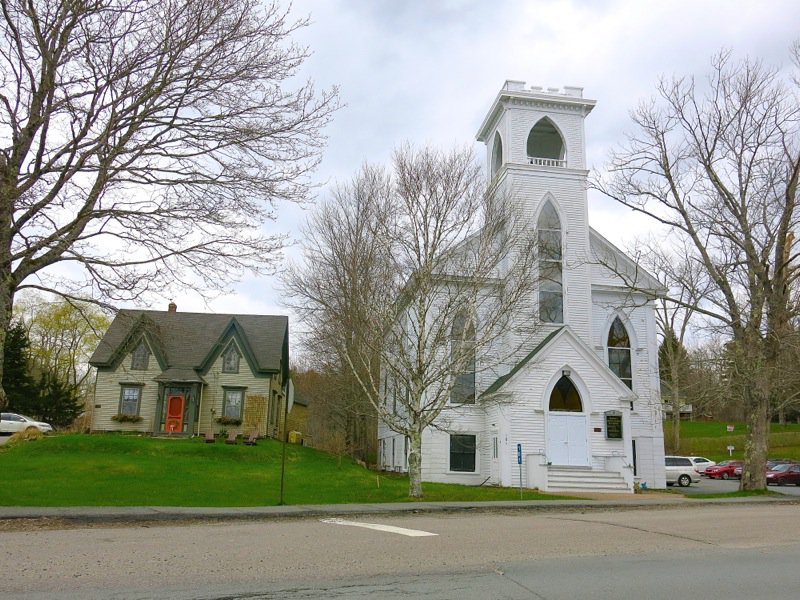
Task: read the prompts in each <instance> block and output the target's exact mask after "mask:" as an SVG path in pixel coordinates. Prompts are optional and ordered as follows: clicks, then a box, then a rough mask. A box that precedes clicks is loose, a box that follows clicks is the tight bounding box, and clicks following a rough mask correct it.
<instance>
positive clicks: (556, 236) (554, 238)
mask: <svg viewBox="0 0 800 600" xmlns="http://www.w3.org/2000/svg"><path fill="white" fill-rule="evenodd" d="M536 229H537V232H538V252H539V318H540V319H541V320H542V321H543V322H545V323H563V322H564V285H563V277H562V275H563V262H562V254H561V220H560V219H559V218H558V213H557V212H556V209H555V207H554V206H553V204H552V203H551V202H550V201H549V200H548V201H547V202H546V203H545V205H544V207H543V208H542V212H541V213H540V214H539V221H538V223H537V224H536Z"/></svg>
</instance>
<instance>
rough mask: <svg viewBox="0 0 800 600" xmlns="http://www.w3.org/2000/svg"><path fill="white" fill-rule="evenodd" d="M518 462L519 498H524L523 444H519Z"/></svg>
mask: <svg viewBox="0 0 800 600" xmlns="http://www.w3.org/2000/svg"><path fill="white" fill-rule="evenodd" d="M517 464H518V465H519V499H520V500H522V444H517Z"/></svg>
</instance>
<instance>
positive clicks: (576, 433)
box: [547, 413, 589, 466]
mask: <svg viewBox="0 0 800 600" xmlns="http://www.w3.org/2000/svg"><path fill="white" fill-rule="evenodd" d="M547 460H548V462H549V463H550V464H553V465H570V466H587V465H589V445H588V442H587V432H586V415H584V414H583V413H550V414H549V415H548V417H547Z"/></svg>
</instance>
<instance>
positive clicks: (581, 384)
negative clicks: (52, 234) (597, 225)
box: [378, 81, 666, 492]
mask: <svg viewBox="0 0 800 600" xmlns="http://www.w3.org/2000/svg"><path fill="white" fill-rule="evenodd" d="M594 106H595V101H594V100H589V99H586V98H584V97H583V90H582V88H577V87H565V88H564V89H563V90H557V89H552V88H548V89H542V88H537V87H526V86H525V84H524V82H520V81H506V82H505V84H504V85H503V88H502V89H501V90H500V92H499V93H498V95H497V97H496V98H495V100H494V102H493V103H492V105H491V107H490V109H489V112H488V114H487V115H486V117H485V119H484V120H483V123H482V124H481V126H480V129H479V131H478V135H477V139H478V141H480V142H483V143H484V144H485V145H486V157H487V168H488V170H489V173H490V174H491V176H492V180H493V185H498V186H504V187H505V189H508V190H513V192H514V195H515V197H517V198H521V199H522V202H523V203H524V212H525V213H526V215H527V216H528V217H529V218H530V220H531V223H536V228H537V230H538V231H539V232H546V235H548V236H549V237H548V239H551V240H560V246H561V247H560V248H556V249H554V250H552V251H551V252H548V253H547V255H544V256H543V255H541V254H540V256H539V268H540V269H541V268H544V263H545V261H547V263H548V265H547V266H548V267H549V268H550V269H551V270H554V271H555V272H557V273H560V277H555V278H549V281H548V282H547V283H546V284H543V285H541V286H540V288H539V290H538V297H537V298H536V299H534V301H535V302H536V303H537V305H538V316H539V320H540V323H539V327H537V332H536V334H535V336H534V338H533V339H532V340H531V341H530V343H529V346H528V347H526V348H524V349H523V351H521V352H519V353H517V355H516V356H515V358H514V360H513V361H512V362H510V363H509V364H507V365H504V367H503V369H502V370H501V371H498V372H494V373H492V372H480V373H477V374H476V377H475V379H474V380H475V383H474V385H475V396H474V397H476V398H483V399H486V398H490V399H492V400H493V401H487V402H474V403H473V404H470V405H465V404H461V405H460V406H459V407H458V408H459V410H458V411H457V415H458V416H457V418H454V417H453V414H450V415H449V417H448V421H447V424H446V426H443V427H430V428H428V429H427V430H426V431H425V433H424V435H423V440H422V479H423V481H437V482H446V483H461V484H468V485H480V484H485V485H489V484H493V485H500V486H519V485H522V486H524V487H528V488H538V489H539V490H542V491H561V492H569V491H587V490H593V491H622V492H633V490H634V487H635V485H636V484H639V485H646V486H647V487H649V488H663V487H665V485H666V484H665V475H664V436H663V431H662V415H661V401H660V397H659V378H658V356H657V349H658V342H657V337H656V322H655V311H654V305H653V300H652V298H653V296H654V295H657V294H659V293H661V292H662V291H663V290H661V287H660V285H659V283H658V281H657V280H656V279H655V278H653V277H652V276H650V275H649V274H647V273H646V272H645V271H643V270H642V269H641V268H640V267H638V266H637V265H636V264H635V263H634V262H633V261H632V260H631V259H630V258H629V257H627V256H626V255H625V254H624V253H622V252H621V251H620V250H618V249H617V248H615V247H614V246H613V245H612V244H611V243H610V242H608V241H607V240H606V239H604V238H603V237H602V236H601V235H600V234H599V233H597V232H596V231H594V230H593V229H592V228H591V227H590V226H589V221H588V216H589V214H588V212H589V211H588V202H587V177H588V170H587V168H586V148H585V145H586V142H585V133H584V119H585V118H586V117H587V116H588V115H589V113H590V112H591V111H592V109H593V108H594ZM539 235H542V234H541V233H540V234H539ZM609 265H613V268H610V266H609ZM620 273H627V274H630V275H631V276H635V278H636V281H637V289H639V290H642V291H638V292H633V291H631V289H630V287H629V286H628V285H627V284H626V282H625V281H624V280H623V277H621V276H620V275H619V274H620ZM559 279H560V281H559ZM378 442H379V463H380V466H381V467H382V468H384V469H386V470H393V471H405V470H406V469H407V449H408V444H407V442H406V440H405V439H404V438H403V437H402V436H400V435H398V434H396V433H394V432H393V431H391V430H390V429H389V428H388V427H386V426H385V425H383V424H379V429H378Z"/></svg>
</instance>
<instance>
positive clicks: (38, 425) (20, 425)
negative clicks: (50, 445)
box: [0, 413, 53, 435]
mask: <svg viewBox="0 0 800 600" xmlns="http://www.w3.org/2000/svg"><path fill="white" fill-rule="evenodd" d="M31 428H33V429H38V430H39V431H41V432H42V433H50V432H51V431H53V426H52V425H50V424H49V423H42V422H41V421H34V420H33V419H31V418H30V417H26V416H25V415H18V414H16V413H0V435H11V434H12V433H17V432H18V431H25V430H27V429H31Z"/></svg>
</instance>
